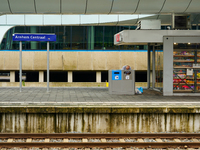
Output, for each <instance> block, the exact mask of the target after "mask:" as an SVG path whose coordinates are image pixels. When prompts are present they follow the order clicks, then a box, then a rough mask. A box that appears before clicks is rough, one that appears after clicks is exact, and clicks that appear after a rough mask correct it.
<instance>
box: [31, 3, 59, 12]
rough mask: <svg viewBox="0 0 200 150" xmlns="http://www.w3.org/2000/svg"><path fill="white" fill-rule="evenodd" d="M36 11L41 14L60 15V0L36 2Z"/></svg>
mask: <svg viewBox="0 0 200 150" xmlns="http://www.w3.org/2000/svg"><path fill="white" fill-rule="evenodd" d="M35 2H36V11H37V13H39V14H45V13H48V14H57V13H60V0H35Z"/></svg>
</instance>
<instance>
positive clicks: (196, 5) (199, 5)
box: [186, 0, 200, 12]
mask: <svg viewBox="0 0 200 150" xmlns="http://www.w3.org/2000/svg"><path fill="white" fill-rule="evenodd" d="M186 12H200V0H192V2H191V3H190V6H189V7H188V9H187V10H186Z"/></svg>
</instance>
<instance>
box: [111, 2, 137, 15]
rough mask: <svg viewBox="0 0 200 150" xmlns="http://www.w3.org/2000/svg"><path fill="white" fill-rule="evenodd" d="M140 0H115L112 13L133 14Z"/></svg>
mask: <svg viewBox="0 0 200 150" xmlns="http://www.w3.org/2000/svg"><path fill="white" fill-rule="evenodd" d="M137 4H138V0H114V2H113V7H112V11H111V13H112V14H114V13H116V14H132V13H134V12H135V10H136V8H137Z"/></svg>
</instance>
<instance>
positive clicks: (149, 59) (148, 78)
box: [147, 44, 151, 89]
mask: <svg viewBox="0 0 200 150" xmlns="http://www.w3.org/2000/svg"><path fill="white" fill-rule="evenodd" d="M147 51H148V52H147V89H149V88H150V82H151V81H150V71H151V70H150V69H151V68H150V66H151V50H150V44H148V50H147Z"/></svg>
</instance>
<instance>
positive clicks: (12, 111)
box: [0, 87, 200, 133]
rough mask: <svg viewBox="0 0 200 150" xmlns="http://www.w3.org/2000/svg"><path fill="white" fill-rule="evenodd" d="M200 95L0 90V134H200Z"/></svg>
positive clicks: (91, 90) (148, 91)
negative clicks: (167, 95)
mask: <svg viewBox="0 0 200 150" xmlns="http://www.w3.org/2000/svg"><path fill="white" fill-rule="evenodd" d="M199 100H200V98H199V97H195V96H190V97H188V96H176V97H174V96H169V97H166V96H162V93H160V92H156V91H153V90H144V93H143V94H141V95H110V94H109V91H108V88H100V87H98V88H72V87H70V88H50V92H47V89H46V88H23V89H22V92H19V88H0V131H1V133H77V132H78V133H133V132H134V133H135V132H136V133H145V132H156V133H160V132H186V133H194V132H195V133H196V132H198V133H199V132H200V101H199Z"/></svg>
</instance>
